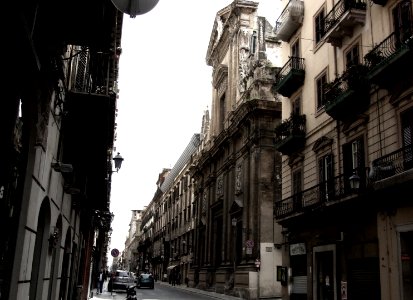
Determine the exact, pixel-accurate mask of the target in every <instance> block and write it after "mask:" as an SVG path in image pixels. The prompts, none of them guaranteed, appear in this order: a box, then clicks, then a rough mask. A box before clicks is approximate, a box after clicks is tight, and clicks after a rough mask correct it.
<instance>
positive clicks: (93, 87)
mask: <svg viewBox="0 0 413 300" xmlns="http://www.w3.org/2000/svg"><path fill="white" fill-rule="evenodd" d="M73 49H74V53H75V54H72V57H71V62H70V67H69V72H70V75H69V76H68V78H69V82H68V88H69V90H70V91H73V92H79V93H92V94H101V95H109V94H114V93H116V87H115V86H114V84H115V82H111V79H110V78H111V76H110V75H111V72H113V55H112V54H110V53H103V52H97V51H90V50H89V49H88V48H85V47H78V46H74V47H73Z"/></svg>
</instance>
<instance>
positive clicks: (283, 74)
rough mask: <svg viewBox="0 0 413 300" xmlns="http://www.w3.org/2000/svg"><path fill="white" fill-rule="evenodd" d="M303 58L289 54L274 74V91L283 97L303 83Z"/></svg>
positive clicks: (289, 94)
mask: <svg viewBox="0 0 413 300" xmlns="http://www.w3.org/2000/svg"><path fill="white" fill-rule="evenodd" d="M304 77H305V64H304V58H301V57H296V56H291V57H290V58H289V60H288V61H287V62H286V63H285V64H284V66H283V67H282V68H281V69H280V71H279V72H278V73H276V75H275V86H274V88H275V91H276V92H277V93H279V94H281V95H283V96H284V97H290V96H291V94H292V93H294V92H295V91H296V90H297V89H298V88H299V87H300V86H302V85H303V83H304Z"/></svg>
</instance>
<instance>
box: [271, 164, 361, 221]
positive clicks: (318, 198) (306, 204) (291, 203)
mask: <svg viewBox="0 0 413 300" xmlns="http://www.w3.org/2000/svg"><path fill="white" fill-rule="evenodd" d="M361 169H362V170H363V172H359V174H360V187H359V189H358V190H354V189H351V187H350V179H349V178H350V176H348V174H341V175H339V176H336V177H334V178H332V179H331V180H328V181H324V182H322V183H320V184H317V185H316V186H313V187H311V188H308V189H306V190H304V191H301V192H299V193H296V194H294V195H292V196H290V197H288V198H285V199H282V200H281V201H275V203H274V216H275V218H276V219H278V220H280V219H284V218H286V217H289V216H292V215H295V214H302V213H305V212H310V211H314V210H316V209H320V208H321V207H323V206H329V205H332V204H334V203H338V202H339V200H344V198H350V197H352V196H355V195H357V193H359V192H361V191H364V190H365V189H366V187H367V176H366V175H365V174H366V171H367V169H365V168H361Z"/></svg>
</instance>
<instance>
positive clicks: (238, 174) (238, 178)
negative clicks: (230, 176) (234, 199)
mask: <svg viewBox="0 0 413 300" xmlns="http://www.w3.org/2000/svg"><path fill="white" fill-rule="evenodd" d="M241 193H242V165H241V164H238V165H237V166H236V168H235V195H239V194H241Z"/></svg>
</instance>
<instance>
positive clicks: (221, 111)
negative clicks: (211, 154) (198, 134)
mask: <svg viewBox="0 0 413 300" xmlns="http://www.w3.org/2000/svg"><path fill="white" fill-rule="evenodd" d="M219 102H220V103H219V125H220V130H221V131H222V130H224V128H225V127H224V121H225V110H226V108H225V106H226V105H225V93H224V94H223V95H222V96H221V99H220V101H219Z"/></svg>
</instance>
